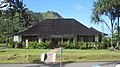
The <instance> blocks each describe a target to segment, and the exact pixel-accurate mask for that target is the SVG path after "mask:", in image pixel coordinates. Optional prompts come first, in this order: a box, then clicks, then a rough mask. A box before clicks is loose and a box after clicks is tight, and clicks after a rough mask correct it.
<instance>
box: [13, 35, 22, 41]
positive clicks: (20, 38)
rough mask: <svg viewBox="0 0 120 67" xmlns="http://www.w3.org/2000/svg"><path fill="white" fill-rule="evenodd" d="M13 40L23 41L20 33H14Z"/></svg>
mask: <svg viewBox="0 0 120 67" xmlns="http://www.w3.org/2000/svg"><path fill="white" fill-rule="evenodd" d="M13 41H17V42H21V41H22V37H21V36H18V35H14V39H13Z"/></svg>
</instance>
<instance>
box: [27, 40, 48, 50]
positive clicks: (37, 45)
mask: <svg viewBox="0 0 120 67" xmlns="http://www.w3.org/2000/svg"><path fill="white" fill-rule="evenodd" d="M28 48H29V49H47V48H49V42H48V41H46V42H40V43H38V42H37V41H35V42H29V45H28Z"/></svg>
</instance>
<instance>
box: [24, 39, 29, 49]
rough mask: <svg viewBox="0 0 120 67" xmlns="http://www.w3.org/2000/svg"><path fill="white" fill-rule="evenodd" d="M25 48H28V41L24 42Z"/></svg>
mask: <svg viewBox="0 0 120 67" xmlns="http://www.w3.org/2000/svg"><path fill="white" fill-rule="evenodd" d="M25 43H26V48H28V39H26V40H25Z"/></svg>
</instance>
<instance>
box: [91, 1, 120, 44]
mask: <svg viewBox="0 0 120 67" xmlns="http://www.w3.org/2000/svg"><path fill="white" fill-rule="evenodd" d="M119 8H120V0H96V1H94V4H93V12H92V21H93V22H95V23H99V22H102V23H105V24H106V25H107V27H108V28H109V30H110V31H111V35H112V38H113V33H114V31H115V30H117V31H118V32H119V16H120V9H119ZM104 16H107V17H108V18H109V19H110V23H108V22H106V21H105V20H106V19H105V18H103V17H104ZM116 20H117V22H116ZM109 24H110V26H109ZM112 38H111V46H112V44H113V43H112V41H113V40H112ZM118 40H119V34H118Z"/></svg>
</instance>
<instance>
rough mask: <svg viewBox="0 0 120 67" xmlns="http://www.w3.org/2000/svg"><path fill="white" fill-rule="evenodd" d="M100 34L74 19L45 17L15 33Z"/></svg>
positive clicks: (44, 34)
mask: <svg viewBox="0 0 120 67" xmlns="http://www.w3.org/2000/svg"><path fill="white" fill-rule="evenodd" d="M19 34H20V35H39V36H47V35H48V36H49V35H100V34H101V32H99V31H97V30H95V29H93V28H88V27H86V26H84V25H83V24H81V23H80V22H78V21H77V20H75V19H46V20H43V21H42V22H39V23H38V24H36V25H34V26H32V27H30V28H27V29H26V30H24V31H21V32H19V33H16V35H19Z"/></svg>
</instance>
